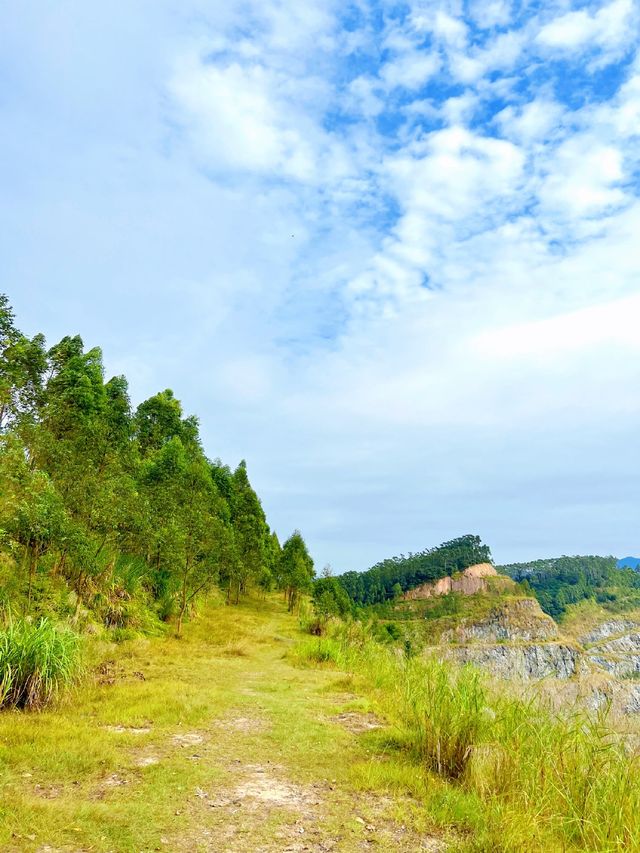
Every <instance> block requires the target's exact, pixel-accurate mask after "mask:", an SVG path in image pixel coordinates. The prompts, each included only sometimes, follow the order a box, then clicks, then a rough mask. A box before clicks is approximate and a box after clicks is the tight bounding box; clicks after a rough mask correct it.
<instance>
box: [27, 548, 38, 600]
mask: <svg viewBox="0 0 640 853" xmlns="http://www.w3.org/2000/svg"><path fill="white" fill-rule="evenodd" d="M37 562H38V546H37V545H34V546H33V548H32V549H31V556H30V559H29V592H28V594H27V610H29V611H31V593H32V590H33V578H34V575H35V573H36V564H37Z"/></svg>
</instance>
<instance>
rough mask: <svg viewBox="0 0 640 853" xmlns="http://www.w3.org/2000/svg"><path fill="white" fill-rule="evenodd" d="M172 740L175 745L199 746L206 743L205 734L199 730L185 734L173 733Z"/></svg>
mask: <svg viewBox="0 0 640 853" xmlns="http://www.w3.org/2000/svg"><path fill="white" fill-rule="evenodd" d="M171 742H172V743H173V745H174V746H180V747H187V746H197V745H198V744H200V743H204V736H203V735H201V734H200V733H199V732H185V734H181V735H173V737H172V738H171Z"/></svg>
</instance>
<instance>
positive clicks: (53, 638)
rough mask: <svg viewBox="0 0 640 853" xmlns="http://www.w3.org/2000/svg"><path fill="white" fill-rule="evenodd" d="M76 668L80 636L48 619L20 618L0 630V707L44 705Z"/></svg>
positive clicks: (71, 680) (71, 678)
mask: <svg viewBox="0 0 640 853" xmlns="http://www.w3.org/2000/svg"><path fill="white" fill-rule="evenodd" d="M79 671H80V641H79V637H78V636H77V635H76V634H74V633H72V632H71V631H69V630H67V629H63V628H59V627H57V626H56V625H54V624H53V623H52V622H51V621H50V620H48V619H41V620H40V621H39V622H37V623H35V624H32V623H30V622H27V621H25V620H22V619H19V620H17V621H15V622H11V623H10V624H9V625H8V627H6V628H4V629H3V630H2V631H0V707H4V708H27V709H39V708H43V707H44V706H45V705H48V704H49V703H50V702H52V701H53V700H54V699H56V698H58V696H59V695H60V694H61V693H62V692H63V691H64V690H65V689H67V688H68V687H70V686H71V685H72V684H73V683H74V682H75V681H76V679H77V677H78V675H79Z"/></svg>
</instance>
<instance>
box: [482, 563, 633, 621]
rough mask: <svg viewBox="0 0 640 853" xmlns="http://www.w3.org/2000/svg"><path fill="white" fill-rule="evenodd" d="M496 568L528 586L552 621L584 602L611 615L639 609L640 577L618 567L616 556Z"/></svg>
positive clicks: (631, 571) (509, 565)
mask: <svg viewBox="0 0 640 853" xmlns="http://www.w3.org/2000/svg"><path fill="white" fill-rule="evenodd" d="M496 568H497V570H498V571H499V572H500V573H502V574H505V575H509V577H511V578H513V579H514V580H516V581H520V582H521V583H523V584H526V585H528V586H529V587H530V588H531V590H532V591H533V593H534V594H535V596H536V598H537V599H538V601H539V602H540V606H541V607H542V609H543V610H544V611H545V613H548V614H549V615H550V616H553V617H554V619H558V618H561V617H562V616H563V615H564V614H565V612H566V610H567V607H569V606H570V605H572V604H577V603H578V602H580V601H583V600H585V599H593V600H594V601H596V602H597V603H598V604H600V605H602V606H603V607H604V608H605V609H606V610H608V611H609V612H612V613H617V612H622V611H625V610H630V609H633V608H636V607H638V606H640V575H639V574H638V573H637V572H634V571H633V570H631V569H624V568H623V569H619V568H617V561H616V558H615V557H596V556H575V557H566V556H563V557H554V558H550V559H545V560H533V561H531V562H528V563H510V564H508V565H504V566H497V567H496Z"/></svg>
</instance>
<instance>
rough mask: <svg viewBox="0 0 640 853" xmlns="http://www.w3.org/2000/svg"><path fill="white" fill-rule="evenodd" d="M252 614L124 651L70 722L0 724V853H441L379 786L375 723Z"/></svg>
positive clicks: (56, 717) (44, 718) (46, 718)
mask: <svg viewBox="0 0 640 853" xmlns="http://www.w3.org/2000/svg"><path fill="white" fill-rule="evenodd" d="M252 608H253V609H249V606H248V605H247V609H245V610H244V611H243V610H242V608H239V609H236V610H232V609H230V608H224V609H220V610H219V611H215V612H214V613H213V614H212V615H210V616H209V617H207V618H208V619H209V622H205V621H204V617H203V618H202V619H201V620H199V622H198V623H193V626H189V627H190V630H191V633H190V634H189V633H187V639H186V640H184V641H182V643H179V642H177V641H174V640H170V639H169V640H163V639H158V640H140V641H136V642H134V643H132V644H131V645H130V647H126V648H124V649H123V650H122V651H121V653H120V654H121V658H122V665H123V674H122V677H115V676H114V678H113V679H109V681H108V682H107V683H105V682H104V681H103V680H100V679H97V680H96V683H95V684H94V686H93V687H91V686H87V687H85V688H83V690H82V691H80V692H79V693H78V695H77V696H76V697H75V698H74V704H73V706H69V705H67V706H66V707H61V708H59V709H57V710H55V711H53V712H51V713H48V714H46V715H41V716H39V717H35V716H30V717H29V716H27V715H25V716H22V717H21V716H14V717H11V718H8V717H7V718H4V719H3V720H0V743H7V744H8V743H11V744H13V747H12V752H11V753H10V754H11V756H12V761H13V762H14V771H13V773H12V775H11V777H10V781H9V785H8V786H7V787H6V788H5V794H4V800H3V802H2V812H1V813H2V815H3V816H4V818H5V824H4V827H2V824H1V823H0V829H2V830H3V831H4V833H5V835H4V841H5V843H3V841H2V839H0V849H2V850H3V851H5V850H6V851H11V853H22V852H23V851H28V853H62V851H65V853H81V851H82V853H85V851H86V853H88V851H100V853H151V851H156V850H160V851H163V850H164V851H168V853H171V851H176V853H186V851H188V852H189V853H192V851H193V853H196V851H211V853H276V851H277V853H285V851H286V853H294V851H310V853H324V851H333V852H334V853H351V851H362V850H376V851H406V853H409V851H411V853H414V851H420V850H426V851H431V853H441V851H445V850H446V849H447V845H446V843H445V841H444V840H443V839H442V838H441V837H439V836H438V834H437V833H434V830H433V828H432V826H431V825H430V824H429V822H428V818H427V816H426V815H425V810H424V808H422V807H421V804H420V802H419V801H418V800H417V799H413V798H412V797H410V796H409V795H406V794H403V793H399V794H398V793H394V794H393V796H392V795H391V794H390V793H389V790H390V789H389V786H388V785H385V784H383V783H382V782H380V778H379V775H376V774H378V773H379V771H380V768H382V767H383V762H384V761H385V745H384V738H385V732H386V729H385V722H384V720H382V719H380V718H379V717H377V716H376V715H375V714H374V713H373V712H372V709H371V708H370V707H369V705H368V703H367V701H366V700H365V699H364V698H363V697H358V696H357V695H355V694H354V692H353V690H352V685H350V684H349V683H348V680H345V678H344V675H341V674H340V673H337V672H335V671H330V670H317V669H302V670H301V669H297V668H296V667H294V666H293V665H292V663H291V662H290V659H289V657H288V655H287V651H288V649H289V648H290V647H291V645H292V644H293V642H294V637H295V635H296V626H295V622H294V620H292V618H291V617H290V616H288V615H286V614H285V613H284V611H283V609H282V608H281V607H280V606H276V605H275V604H274V603H271V604H266V605H263V604H260V605H257V604H255V603H254V605H253V606H252ZM225 620H226V621H225ZM229 636H231V637H232V638H233V637H234V636H235V637H236V640H233V639H232V640H229ZM112 653H113V652H112ZM125 670H126V671H125ZM129 670H135V671H136V672H144V678H131V677H129V676H127V674H126V672H128V671H129ZM7 754H9V753H7Z"/></svg>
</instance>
